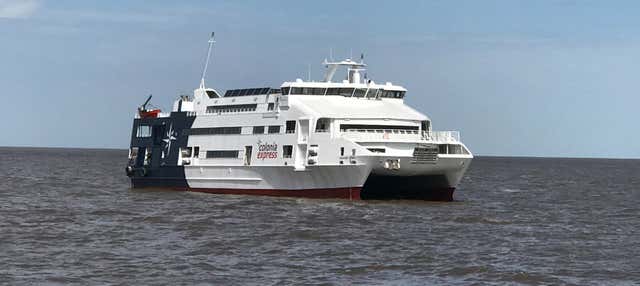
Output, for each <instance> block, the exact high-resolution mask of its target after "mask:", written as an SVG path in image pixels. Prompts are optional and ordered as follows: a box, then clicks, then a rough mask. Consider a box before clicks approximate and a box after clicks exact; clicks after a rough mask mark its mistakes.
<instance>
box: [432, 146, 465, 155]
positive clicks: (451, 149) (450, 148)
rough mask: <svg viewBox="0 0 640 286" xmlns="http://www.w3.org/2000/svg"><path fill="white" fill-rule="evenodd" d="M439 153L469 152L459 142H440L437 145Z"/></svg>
mask: <svg viewBox="0 0 640 286" xmlns="http://www.w3.org/2000/svg"><path fill="white" fill-rule="evenodd" d="M438 153H439V154H469V152H467V150H466V149H464V148H462V145H459V144H440V145H438Z"/></svg>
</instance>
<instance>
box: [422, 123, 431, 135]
mask: <svg viewBox="0 0 640 286" xmlns="http://www.w3.org/2000/svg"><path fill="white" fill-rule="evenodd" d="M421 127H422V131H426V132H429V131H431V122H430V121H429V120H425V121H422V122H421Z"/></svg>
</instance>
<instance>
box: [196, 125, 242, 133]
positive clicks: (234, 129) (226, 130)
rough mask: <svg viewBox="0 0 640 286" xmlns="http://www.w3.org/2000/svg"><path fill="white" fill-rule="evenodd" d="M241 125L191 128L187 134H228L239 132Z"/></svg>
mask: <svg viewBox="0 0 640 286" xmlns="http://www.w3.org/2000/svg"><path fill="white" fill-rule="evenodd" d="M241 132H242V127H212V128H191V129H189V131H188V132H187V134H188V135H229V134H240V133H241Z"/></svg>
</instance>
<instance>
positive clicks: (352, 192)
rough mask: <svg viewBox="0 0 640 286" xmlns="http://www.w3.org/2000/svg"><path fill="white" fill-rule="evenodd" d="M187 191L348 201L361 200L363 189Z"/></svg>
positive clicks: (194, 189)
mask: <svg viewBox="0 0 640 286" xmlns="http://www.w3.org/2000/svg"><path fill="white" fill-rule="evenodd" d="M186 190H187V191H192V192H202V193H212V194H233V195H256V196H276V197H302V198H338V199H348V200H360V191H361V190H362V187H352V188H330V189H305V190H272V189H209V188H188V189H186Z"/></svg>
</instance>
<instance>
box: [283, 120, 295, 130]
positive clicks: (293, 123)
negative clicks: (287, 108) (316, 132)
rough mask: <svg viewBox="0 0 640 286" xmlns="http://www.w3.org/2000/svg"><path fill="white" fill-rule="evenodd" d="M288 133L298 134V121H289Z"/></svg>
mask: <svg viewBox="0 0 640 286" xmlns="http://www.w3.org/2000/svg"><path fill="white" fill-rule="evenodd" d="M285 132H286V133H295V132H296V121H295V120H289V121H287V128H286V131H285Z"/></svg>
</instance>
